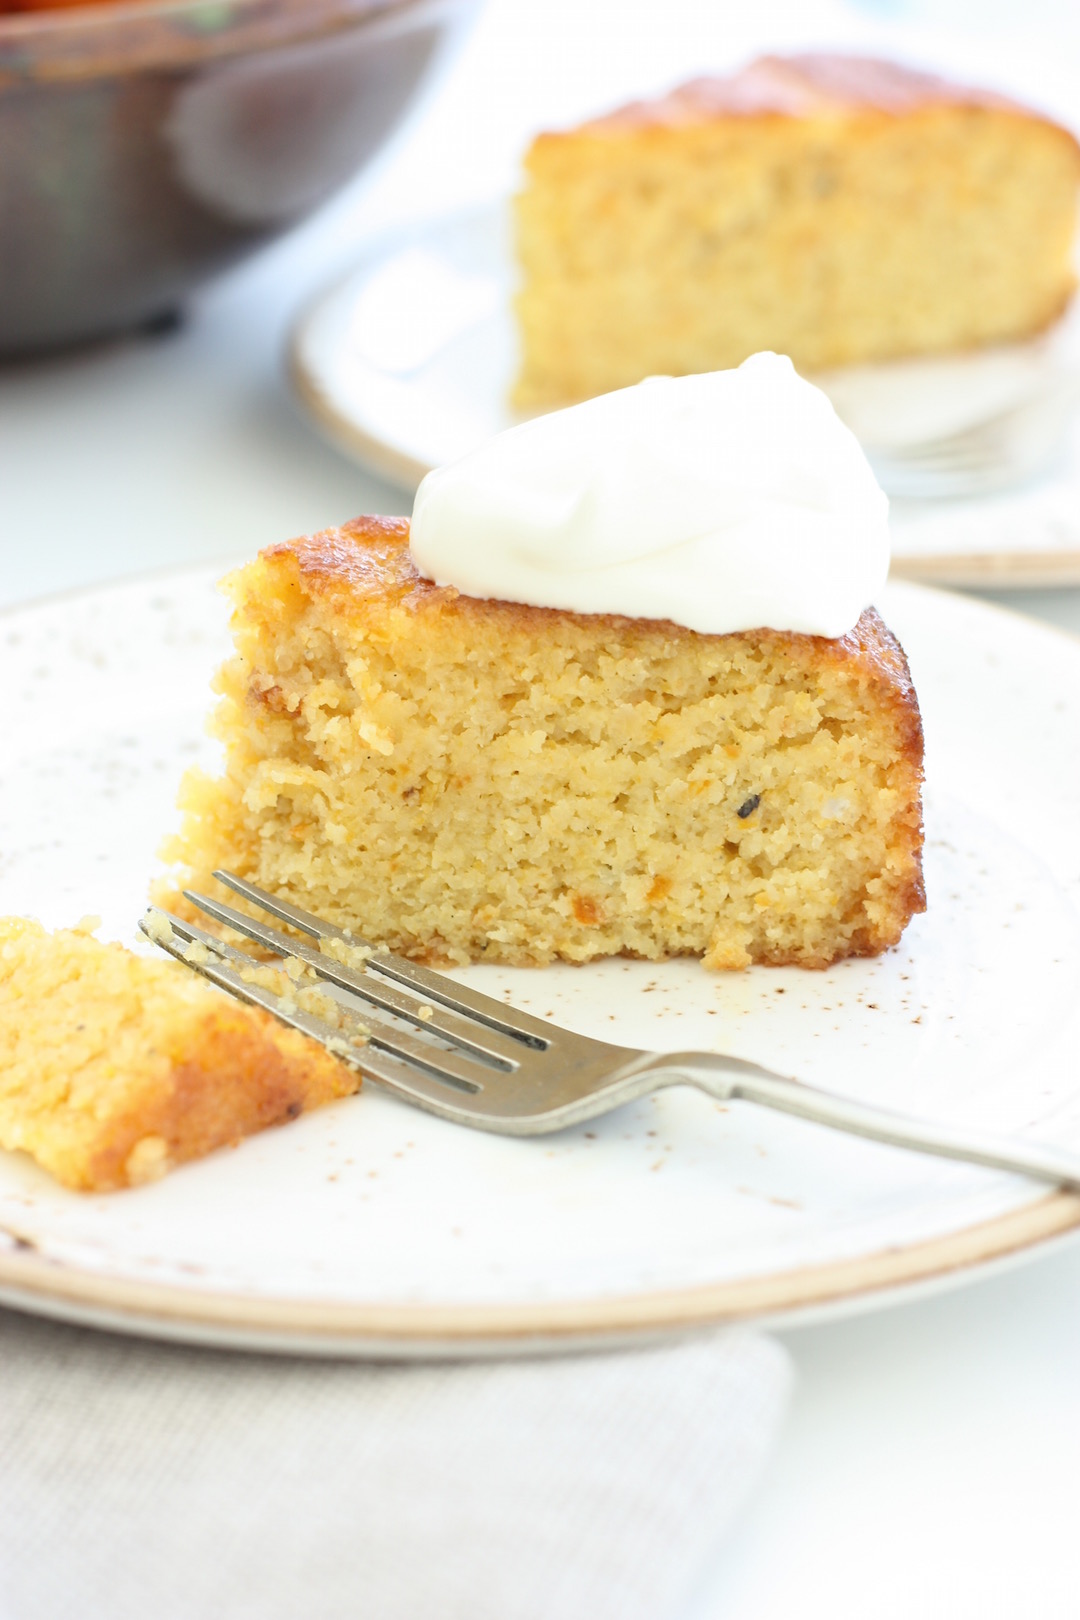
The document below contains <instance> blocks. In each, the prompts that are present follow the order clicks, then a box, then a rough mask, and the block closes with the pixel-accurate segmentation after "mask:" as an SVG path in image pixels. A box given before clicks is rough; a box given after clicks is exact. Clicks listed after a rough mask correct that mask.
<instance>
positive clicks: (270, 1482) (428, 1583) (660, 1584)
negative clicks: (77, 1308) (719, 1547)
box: [0, 1312, 789, 1620]
mask: <svg viewBox="0 0 1080 1620" xmlns="http://www.w3.org/2000/svg"><path fill="white" fill-rule="evenodd" d="M788 1386H789V1368H788V1362H787V1358H786V1356H785V1354H784V1352H783V1351H782V1350H781V1349H780V1347H779V1346H778V1345H776V1344H775V1343H773V1342H772V1341H771V1340H768V1339H765V1338H763V1337H761V1336H759V1335H756V1334H752V1333H750V1332H747V1331H741V1330H735V1331H729V1332H724V1333H714V1334H712V1335H708V1336H699V1337H697V1338H695V1339H692V1340H689V1341H686V1342H683V1343H679V1344H675V1345H667V1346H664V1347H662V1348H648V1349H636V1350H630V1351H623V1352H621V1353H618V1354H609V1353H605V1354H596V1355H579V1356H574V1357H566V1358H562V1359H549V1360H541V1359H536V1360H521V1361H503V1362H496V1363H483V1362H478V1363H470V1364H461V1365H459V1364H452V1363H442V1364H423V1365H402V1364H397V1365H388V1364H381V1365H380V1364H364V1363H356V1362H351V1363H350V1362H325V1361H312V1360H300V1359H294V1358H285V1357H271V1356H251V1355H241V1354H235V1353H230V1352H228V1351H212V1350H202V1349H189V1348H186V1347H179V1346H174V1345H158V1344H151V1343H147V1342H145V1341H141V1340H138V1339H124V1338H120V1337H115V1336H113V1335H109V1334H104V1333H96V1332H94V1331H92V1330H87V1329H82V1328H75V1327H67V1326H63V1325H59V1324H55V1323H49V1322H43V1321H37V1320H34V1319H33V1318H31V1317H23V1316H20V1315H18V1314H16V1313H13V1312H0V1615H2V1616H3V1620H608V1617H610V1620H671V1617H673V1616H676V1615H677V1614H678V1609H679V1604H680V1601H681V1600H682V1599H683V1598H684V1597H685V1596H686V1595H687V1593H688V1592H689V1590H690V1588H691V1587H692V1586H693V1584H694V1582H695V1580H696V1578H698V1577H699V1576H700V1574H701V1571H702V1568H703V1566H704V1565H705V1562H706V1560H707V1559H708V1558H709V1556H710V1554H711V1553H712V1551H713V1549H714V1548H715V1546H716V1544H717V1541H718V1538H719V1536H720V1535H721V1533H722V1531H723V1530H724V1527H725V1525H726V1524H727V1522H728V1521H729V1520H730V1518H731V1517H732V1515H733V1514H734V1512H735V1510H736V1509H737V1507H738V1506H739V1504H740V1502H741V1501H742V1500H743V1498H744V1497H745V1495H746V1494H747V1492H748V1491H749V1489H750V1488H751V1486H752V1485H753V1483H754V1481H755V1479H756V1477H757V1476H758V1474H759V1472H760V1470H761V1468H762V1466H763V1463H764V1462H765V1460H766V1458H767V1456H768V1453H769V1450H770V1448H771V1446H772V1443H773V1440H774V1437H775V1434H776V1430H777V1426H778V1424H779V1421H780V1419H781V1416H782V1414H783V1409H784V1405H785V1401H786V1397H787V1391H788Z"/></svg>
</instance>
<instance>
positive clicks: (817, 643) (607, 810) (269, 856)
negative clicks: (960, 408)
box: [168, 384, 923, 968]
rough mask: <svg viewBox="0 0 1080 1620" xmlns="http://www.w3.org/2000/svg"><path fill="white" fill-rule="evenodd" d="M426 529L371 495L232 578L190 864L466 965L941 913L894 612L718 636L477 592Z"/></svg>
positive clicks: (808, 937)
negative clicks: (415, 549) (823, 631)
mask: <svg viewBox="0 0 1080 1620" xmlns="http://www.w3.org/2000/svg"><path fill="white" fill-rule="evenodd" d="M798 386H799V387H804V386H805V385H803V384H799V385H798ZM591 408H592V407H582V409H585V410H589V409H591ZM553 421H554V418H551V417H546V418H543V419H542V422H543V424H548V423H552V422H553ZM541 425H542V424H541V423H537V424H529V427H530V429H531V428H533V427H540V426H541ZM519 431H522V430H519ZM840 431H843V430H840ZM801 498H803V495H801V494H799V493H798V492H797V493H796V495H795V496H794V497H793V499H796V500H797V499H801ZM810 498H811V496H810V495H809V494H806V495H805V499H807V500H809V499H810ZM790 510H791V511H792V512H794V511H795V508H794V507H792V508H790ZM408 540H409V525H408V523H407V521H406V520H404V519H383V518H360V519H358V520H357V521H356V522H354V523H350V524H347V525H346V526H345V527H344V528H342V529H336V530H329V531H326V532H324V533H321V534H316V535H312V536H310V537H308V538H306V539H301V540H297V541H294V542H292V543H290V544H287V545H278V546H274V547H272V548H270V549H269V550H267V551H264V552H263V553H262V555H261V556H260V557H258V558H257V559H256V560H255V561H254V562H252V563H250V564H249V565H248V566H246V567H244V568H242V569H241V570H240V571H239V572H238V573H236V574H235V575H233V576H232V578H231V580H230V581H229V582H228V588H229V591H230V593H231V595H232V597H233V600H234V602H235V604H236V610H235V614H234V618H233V631H234V635H235V639H236V649H237V651H236V656H235V658H233V659H232V661H231V662H229V663H228V664H227V665H226V666H225V668H224V669H223V670H222V672H221V674H220V676H219V679H218V685H219V690H220V692H221V694H222V699H221V703H220V707H219V708H218V711H217V716H216V720H215V722H214V729H215V731H216V734H217V735H218V736H219V737H220V738H221V739H222V741H223V742H224V744H225V748H226V763H225V772H224V775H223V776H221V777H220V778H217V779H210V778H207V777H206V776H204V775H200V774H195V775H193V776H190V777H189V778H188V779H187V783H186V787H185V789H184V792H183V801H182V802H183V807H184V809H185V812H186V816H185V820H184V824H183V828H182V831H181V833H180V835H179V837H178V838H177V839H175V840H173V842H172V844H171V846H170V849H169V850H168V854H169V856H170V857H171V858H172V859H173V860H174V861H176V862H177V863H178V866H179V870H178V872H177V874H176V878H177V880H178V881H177V882H176V886H177V887H182V886H184V885H186V884H190V883H193V884H194V885H195V886H196V887H198V888H201V889H204V890H205V889H210V890H211V892H213V880H212V878H211V872H212V870H213V868H214V867H218V866H220V867H225V868H228V869H231V870H232V871H234V872H237V873H239V874H241V875H242V876H244V877H247V878H250V879H251V880H252V881H254V882H255V883H257V884H259V885H261V886H262V887H264V888H266V889H269V890H271V891H274V892H276V893H277V894H279V895H282V896H284V897H287V898H288V899H290V900H292V901H295V902H296V903H298V904H299V905H301V906H303V907H305V908H307V909H309V910H311V911H314V912H316V913H318V914H319V915H321V916H323V917H325V918H327V919H328V920H330V921H331V922H334V923H337V924H339V925H341V926H344V927H347V928H350V929H352V930H354V931H355V932H356V933H358V934H359V935H361V936H362V937H364V938H365V939H368V940H370V941H373V942H377V943H378V944H381V945H385V946H388V947H389V948H390V949H392V950H394V951H398V952H402V953H404V954H405V955H408V956H412V957H415V958H418V959H421V960H427V961H431V962H450V963H454V962H468V961H473V960H483V961H488V962H511V963H524V964H541V963H546V962H551V961H552V960H554V959H556V958H562V959H564V960H567V961H571V962H585V961H588V960H590V959H591V958H594V957H601V956H609V955H612V954H616V953H625V954H629V955H634V956H641V957H649V958H659V957H665V956H671V955H675V954H681V953H693V954H699V955H703V956H704V958H705V961H706V963H707V965H709V966H711V967H716V968H739V967H743V966H745V965H747V964H749V963H751V962H774V963H799V964H802V965H804V966H808V967H822V966H824V965H825V964H827V963H830V962H833V961H835V960H836V959H837V958H839V957H844V956H850V955H860V954H863V955H865V954H872V953H874V952H877V951H881V950H883V949H884V948H885V947H886V946H888V945H891V944H892V943H893V942H894V941H896V940H897V939H898V938H899V937H900V933H901V930H902V929H903V928H904V926H905V924H906V923H907V922H908V920H909V918H910V917H911V915H912V913H913V912H916V911H920V910H922V909H923V889H922V879H921V868H920V851H921V843H922V827H921V810H920V797H919V795H920V783H921V776H922V770H921V766H922V735H921V727H920V721H919V711H918V706H917V703H916V700H915V695H914V692H913V690H912V686H911V681H910V679H909V675H908V668H907V664H906V662H905V659H904V655H903V653H902V651H901V649H900V647H899V646H898V645H897V643H896V641H895V640H894V638H893V637H892V635H891V634H890V633H889V631H888V630H887V629H886V627H885V626H884V624H883V623H882V621H881V619H880V618H879V617H878V615H877V614H876V613H875V612H873V611H872V610H868V611H866V612H864V613H863V614H862V617H861V618H860V619H859V620H858V623H857V624H856V625H855V628H854V629H853V630H852V631H851V632H850V633H849V634H847V635H843V636H840V637H838V638H828V637H824V636H818V635H801V634H793V633H789V632H783V631H773V630H755V631H747V632H743V633H737V634H727V635H706V634H701V633H699V632H697V631H695V630H691V629H687V628H685V627H683V626H682V625H677V624H674V623H670V622H667V621H663V620H655V619H646V618H630V617H618V616H614V615H611V614H603V613H591V612H590V613H576V612H569V611H563V610H561V609H558V608H544V607H529V606H525V605H522V604H520V603H514V602H508V601H498V600H481V599H479V598H478V597H473V596H466V595H463V594H461V593H460V592H459V591H458V590H456V589H454V588H452V587H441V586H438V585H436V584H433V583H432V582H431V580H429V579H426V578H424V577H422V576H421V575H420V573H419V572H418V570H417V568H416V566H415V565H414V563H413V560H412V558H411V556H410V552H409V549H408ZM807 543H808V544H809V542H807Z"/></svg>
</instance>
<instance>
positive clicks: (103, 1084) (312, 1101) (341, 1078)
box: [0, 917, 360, 1192]
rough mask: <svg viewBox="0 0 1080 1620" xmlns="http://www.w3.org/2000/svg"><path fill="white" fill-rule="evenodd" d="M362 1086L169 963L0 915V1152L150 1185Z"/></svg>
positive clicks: (112, 1184) (95, 1181)
mask: <svg viewBox="0 0 1080 1620" xmlns="http://www.w3.org/2000/svg"><path fill="white" fill-rule="evenodd" d="M359 1086H360V1076H359V1075H358V1074H357V1073H356V1071H355V1070H354V1069H352V1068H350V1067H348V1066H347V1065H346V1064H344V1063H341V1062H339V1061H338V1059H337V1058H335V1057H332V1056H331V1055H330V1054H329V1053H328V1052H327V1051H325V1050H324V1049H323V1047H321V1046H320V1045H318V1044H317V1042H315V1041H313V1040H309V1039H308V1038H307V1036H305V1035H301V1034H299V1033H298V1032H297V1031H295V1030H292V1029H287V1028H286V1027H285V1025H284V1024H281V1023H279V1022H278V1020H277V1019H275V1018H273V1017H271V1015H270V1014H269V1013H265V1012H262V1011H261V1010H260V1009H259V1008H257V1007H247V1006H243V1005H242V1004H241V1003H239V1002H237V1001H234V1000H233V999H232V998H230V997H228V996H226V995H223V994H222V993H221V992H219V991H217V990H214V989H211V988H210V987H209V986H208V985H207V984H206V983H204V982H203V981H202V980H200V979H199V978H197V977H196V975H195V974H194V973H192V972H191V971H190V970H189V969H188V968H186V967H182V966H181V965H180V964H179V963H177V962H164V961H156V960H148V959H147V958H145V957H141V956H136V955H135V954H134V953H133V952H131V951H127V950H125V949H124V947H123V946H121V945H114V944H105V943H102V942H101V941H100V940H97V939H95V938H94V937H93V935H92V934H90V933H88V932H85V931H83V930H81V929H61V930H59V931H58V932H57V933H54V934H50V933H47V932H46V930H45V929H44V928H42V927H41V925H40V924H38V923H35V922H30V921H28V920H26V919H25V918H22V917H4V918H0V1147H3V1148H7V1149H9V1150H14V1149H18V1150H22V1151H23V1152H25V1153H28V1154H30V1155H31V1157H32V1158H34V1159H36V1160H37V1162H38V1163H39V1164H40V1165H41V1166H42V1167H43V1169H45V1170H48V1171H49V1172H50V1173H51V1174H52V1175H54V1176H55V1177H56V1178H57V1179H58V1180H59V1181H62V1182H64V1183H65V1184H66V1185H67V1186H69V1187H74V1188H76V1189H78V1190H80V1191H95V1192H107V1191H111V1190H113V1189H115V1188H118V1187H127V1186H135V1185H138V1184H139V1183H142V1182H147V1181H153V1180H156V1179H157V1178H158V1177H159V1176H162V1175H164V1174H165V1172H166V1171H167V1170H170V1169H172V1168H173V1166H175V1165H177V1164H180V1163H181V1162H183V1161H184V1160H186V1159H196V1158H199V1157H201V1156H202V1155H203V1154H206V1153H211V1152H213V1150H214V1149H215V1148H219V1147H224V1146H226V1145H228V1144H231V1143H235V1142H238V1141H240V1139H241V1138H242V1137H245V1136H250V1135H251V1134H252V1133H253V1132H254V1131H261V1130H264V1129H265V1128H266V1127H267V1126H269V1125H279V1124H283V1123H284V1122H285V1121H287V1120H290V1119H295V1118H296V1117H297V1116H298V1115H299V1114H301V1113H303V1112H304V1111H305V1110H306V1109H308V1108H313V1107H315V1106H316V1105H317V1104H319V1103H324V1102H330V1101H332V1100H333V1099H334V1098H337V1097H345V1096H348V1095H349V1094H350V1093H351V1092H354V1091H357V1090H358V1089H359Z"/></svg>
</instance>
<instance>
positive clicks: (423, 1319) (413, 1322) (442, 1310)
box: [0, 1191, 1080, 1356]
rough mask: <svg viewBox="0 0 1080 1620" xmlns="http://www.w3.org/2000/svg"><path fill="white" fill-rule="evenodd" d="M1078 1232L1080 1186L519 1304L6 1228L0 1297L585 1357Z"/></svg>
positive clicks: (156, 1326) (297, 1337)
mask: <svg viewBox="0 0 1080 1620" xmlns="http://www.w3.org/2000/svg"><path fill="white" fill-rule="evenodd" d="M1078 1227H1080V1194H1076V1193H1069V1192H1063V1191H1059V1192H1052V1193H1049V1194H1047V1195H1045V1196H1043V1197H1040V1198H1036V1199H1035V1200H1033V1201H1031V1202H1028V1203H1025V1204H1023V1205H1022V1206H1021V1207H1020V1208H1018V1209H1014V1210H1010V1211H1009V1212H1007V1213H1006V1214H1004V1215H999V1216H995V1217H993V1218H992V1219H990V1220H988V1221H980V1222H977V1223H976V1224H975V1225H973V1226H968V1227H963V1228H961V1229H960V1230H959V1231H957V1232H950V1233H947V1234H946V1235H944V1236H941V1237H935V1238H930V1239H926V1240H924V1241H923V1242H921V1243H916V1244H911V1245H906V1246H904V1247H902V1248H897V1247H891V1248H886V1249H880V1250H876V1251H874V1252H873V1253H871V1254H868V1255H859V1256H857V1257H855V1258H854V1259H848V1260H840V1261H833V1262H829V1263H827V1264H824V1265H818V1266H804V1267H798V1268H796V1269H794V1270H791V1271H784V1272H773V1273H771V1274H769V1275H767V1276H758V1277H748V1278H739V1279H737V1280H735V1281H730V1282H724V1283H705V1284H697V1285H695V1286H692V1287H688V1288H679V1289H657V1290H652V1291H649V1292H643V1293H640V1294H618V1295H611V1296H609V1297H606V1298H603V1297H602V1298H599V1299H583V1300H547V1301H539V1302H530V1303H519V1304H511V1305H500V1304H481V1303H476V1304H464V1305H462V1304H454V1305H408V1304H395V1305H383V1304H376V1303H344V1302H341V1301H334V1300H323V1299H318V1298H314V1299H312V1298H306V1299H299V1298H295V1297H292V1298H290V1297H288V1296H284V1297H282V1298H281V1299H269V1298H266V1297H262V1298H260V1297H258V1296H255V1295H250V1294H238V1293H230V1292H227V1291H225V1290H220V1291H218V1290H212V1289H197V1288H189V1287H187V1286H184V1285H179V1286H177V1285H174V1284H170V1283H155V1282H146V1281H141V1280H135V1279H133V1278H123V1277H108V1276H102V1275H101V1274H100V1273H97V1272H94V1271H89V1270H83V1269H80V1268H78V1267H77V1266H73V1265H71V1264H69V1263H67V1262H64V1261H62V1260H51V1259H46V1258H44V1257H43V1256H41V1255H39V1254H38V1253H37V1252H36V1251H35V1247H34V1245H33V1244H32V1243H31V1242H30V1241H29V1240H28V1239H26V1238H24V1237H21V1236H20V1235H19V1234H18V1233H15V1232H12V1231H11V1229H10V1228H8V1227H5V1228H4V1231H5V1232H6V1233H7V1235H8V1236H9V1238H11V1240H12V1241H13V1244H14V1247H13V1249H12V1250H11V1251H9V1252H7V1253H0V1303H3V1304H5V1305H9V1306H13V1307H15V1308H16V1309H22V1310H26V1311H29V1312H31V1313H32V1314H34V1315H49V1316H59V1317H62V1318H65V1319H69V1320H74V1321H82V1322H84V1323H86V1322H89V1323H90V1324H91V1325H97V1326H105V1327H110V1328H112V1329H114V1330H119V1331H126V1332H129V1333H138V1334H143V1335H149V1336H151V1337H162V1338H172V1339H181V1340H187V1341H189V1342H190V1341H193V1340H194V1341H199V1340H202V1341H205V1342H209V1343H217V1344H221V1345H225V1346H229V1345H232V1346H236V1347H248V1348H258V1347H260V1346H262V1347H264V1348H278V1349H284V1350H290V1349H291V1350H294V1351H297V1350H299V1351H301V1352H302V1351H303V1350H305V1349H306V1350H308V1351H309V1352H310V1351H316V1350H317V1351H321V1353H323V1354H334V1353H349V1352H351V1353H353V1354H367V1355H372V1356H379V1355H381V1356H391V1355H395V1354H399V1355H400V1354H405V1355H408V1354H412V1355H416V1354H423V1353H429V1354H435V1353H437V1354H439V1355H444V1356H464V1355H476V1354H487V1355H499V1354H508V1353H514V1352H515V1351H518V1352H521V1351H524V1352H529V1351H532V1350H535V1349H538V1348H540V1347H543V1348H544V1349H546V1350H564V1351H566V1352H575V1351H578V1350H580V1349H582V1348H583V1347H584V1346H586V1345H588V1344H603V1343H605V1342H610V1341H612V1340H616V1341H617V1340H622V1341H634V1340H639V1339H641V1338H643V1337H649V1336H652V1337H656V1336H676V1335H678V1334H680V1333H688V1332H692V1331H694V1330H699V1329H702V1328H706V1327H720V1326H724V1325H732V1324H735V1323H745V1322H749V1321H754V1322H759V1321H761V1320H762V1319H769V1318H774V1317H777V1316H781V1315H782V1316H783V1317H784V1319H785V1321H792V1322H795V1321H798V1319H799V1318H800V1317H801V1316H804V1315H807V1316H809V1315H814V1316H815V1317H818V1316H820V1315H822V1314H824V1313H826V1312H828V1311H829V1309H830V1308H838V1307H842V1306H844V1305H846V1304H849V1303H850V1302H852V1301H854V1300H864V1301H873V1300H874V1299H875V1297H877V1298H878V1299H879V1301H880V1297H881V1296H888V1295H897V1296H898V1297H899V1298H903V1297H905V1296H906V1295H907V1293H908V1292H909V1291H910V1290H912V1289H913V1288H914V1287H915V1286H916V1285H917V1284H920V1283H923V1284H926V1283H933V1282H935V1281H937V1282H947V1281H948V1280H950V1279H952V1278H956V1279H957V1280H959V1281H964V1280H971V1281H974V1280H975V1279H976V1277H977V1276H978V1275H980V1268H983V1267H986V1266H987V1265H989V1264H990V1263H991V1262H993V1261H1002V1260H1006V1259H1008V1258H1009V1257H1014V1256H1015V1257H1026V1258H1032V1259H1034V1258H1035V1257H1036V1256H1037V1255H1038V1254H1039V1252H1040V1251H1041V1249H1042V1248H1043V1247H1044V1246H1045V1245H1047V1244H1049V1243H1050V1242H1052V1240H1053V1239H1055V1238H1062V1237H1064V1236H1066V1235H1067V1234H1068V1233H1070V1232H1073V1231H1075V1230H1076V1229H1077V1228H1078ZM881 1302H883V1301H881Z"/></svg>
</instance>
